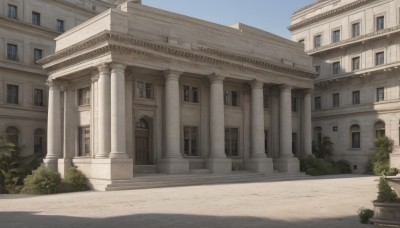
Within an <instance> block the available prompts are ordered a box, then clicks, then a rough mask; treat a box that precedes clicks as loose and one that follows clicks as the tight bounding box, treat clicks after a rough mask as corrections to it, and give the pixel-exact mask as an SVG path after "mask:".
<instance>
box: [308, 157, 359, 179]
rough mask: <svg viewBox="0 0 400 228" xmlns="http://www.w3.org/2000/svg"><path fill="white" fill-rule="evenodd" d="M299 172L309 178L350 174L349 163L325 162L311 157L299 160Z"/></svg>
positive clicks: (342, 161) (341, 161)
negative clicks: (309, 176)
mask: <svg viewBox="0 0 400 228" xmlns="http://www.w3.org/2000/svg"><path fill="white" fill-rule="evenodd" d="M300 170H301V171H302V172H305V173H306V174H308V175H311V176H321V175H333V174H346V173H351V167H350V163H349V162H348V161H346V160H340V161H337V162H333V161H331V162H325V161H324V160H323V159H318V158H315V157H314V156H312V155H309V156H306V157H301V158H300Z"/></svg>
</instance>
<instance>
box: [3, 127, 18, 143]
mask: <svg viewBox="0 0 400 228" xmlns="http://www.w3.org/2000/svg"><path fill="white" fill-rule="evenodd" d="M6 137H7V141H8V142H9V143H12V144H14V145H16V146H19V140H18V128H16V127H13V126H9V127H7V129H6Z"/></svg>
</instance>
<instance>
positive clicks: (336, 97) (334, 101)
mask: <svg viewBox="0 0 400 228" xmlns="http://www.w3.org/2000/svg"><path fill="white" fill-rule="evenodd" d="M339 105H340V101H339V94H338V93H334V94H332V106H333V107H339Z"/></svg>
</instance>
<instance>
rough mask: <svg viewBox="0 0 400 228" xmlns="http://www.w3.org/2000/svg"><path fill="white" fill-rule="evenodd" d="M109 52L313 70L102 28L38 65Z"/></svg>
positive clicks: (293, 70)
mask: <svg viewBox="0 0 400 228" xmlns="http://www.w3.org/2000/svg"><path fill="white" fill-rule="evenodd" d="M101 42H106V43H107V44H108V45H107V46H103V47H100V48H97V49H96V50H93V51H91V52H88V53H85V54H82V55H78V56H77V57H73V58H70V59H68V60H66V61H61V60H62V59H64V58H66V57H68V56H74V54H75V55H77V54H76V53H77V52H79V51H81V50H84V49H87V48H90V47H94V46H95V45H98V44H99V43H101ZM111 52H114V53H121V54H129V53H134V54H139V55H144V56H157V55H159V54H163V55H169V56H173V57H178V58H185V59H189V60H191V61H194V62H203V63H208V64H217V65H225V66H229V67H235V68H252V67H257V68H262V69H265V70H273V71H279V72H285V73H288V74H293V75H296V76H300V77H303V78H308V79H313V78H314V75H315V74H314V73H313V72H309V71H306V70H302V69H299V68H295V67H291V66H286V65H279V64H275V63H271V62H268V61H266V60H262V59H257V58H253V57H248V56H243V55H240V54H237V53H232V52H226V51H222V50H217V49H214V48H210V47H206V46H200V47H199V49H198V50H193V49H185V48H181V47H177V46H173V45H170V44H167V43H162V42H156V41H148V40H144V39H141V38H137V37H133V36H127V35H123V34H117V33H112V32H109V31H106V32H102V33H100V34H98V35H96V36H94V37H92V38H90V39H88V40H86V41H83V42H80V43H78V44H75V45H73V46H71V47H70V48H67V49H64V50H61V51H59V52H57V53H55V54H54V55H51V56H49V57H47V58H44V59H42V60H40V61H39V63H40V64H42V65H47V64H50V63H52V62H53V63H55V64H53V65H51V66H48V67H46V70H48V71H50V72H53V71H57V70H59V69H61V68H63V67H65V66H66V65H69V64H68V63H69V62H76V63H78V62H79V61H80V60H79V59H81V58H83V56H85V57H86V58H89V57H90V56H93V55H96V54H97V55H102V54H106V53H111Z"/></svg>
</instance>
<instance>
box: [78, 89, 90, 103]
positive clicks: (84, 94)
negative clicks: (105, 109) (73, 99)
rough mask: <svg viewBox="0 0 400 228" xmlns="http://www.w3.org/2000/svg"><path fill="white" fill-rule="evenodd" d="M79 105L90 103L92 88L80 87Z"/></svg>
mask: <svg viewBox="0 0 400 228" xmlns="http://www.w3.org/2000/svg"><path fill="white" fill-rule="evenodd" d="M78 105H79V106H83V105H90V88H89V87H87V88H82V89H78Z"/></svg>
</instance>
